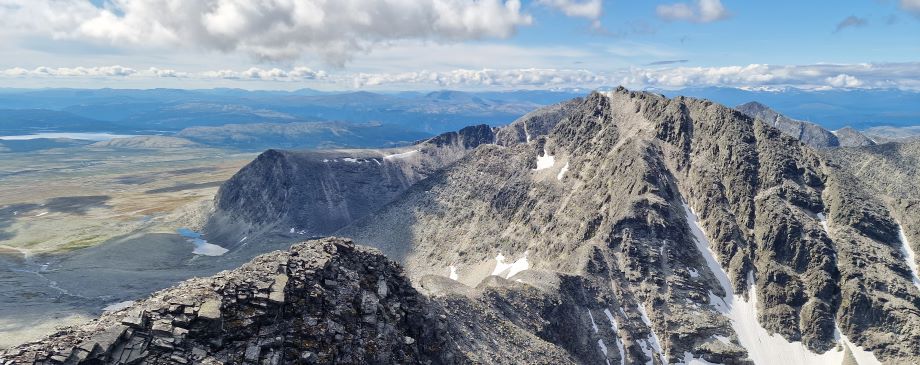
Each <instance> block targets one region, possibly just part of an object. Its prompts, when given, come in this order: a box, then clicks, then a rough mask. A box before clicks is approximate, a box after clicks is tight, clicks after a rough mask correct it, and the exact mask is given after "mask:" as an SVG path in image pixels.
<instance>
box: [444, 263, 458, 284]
mask: <svg viewBox="0 0 920 365" xmlns="http://www.w3.org/2000/svg"><path fill="white" fill-rule="evenodd" d="M447 277H449V278H450V279H451V280H457V279H458V278H460V275H457V268H456V267H454V265H450V274H448V276H447Z"/></svg>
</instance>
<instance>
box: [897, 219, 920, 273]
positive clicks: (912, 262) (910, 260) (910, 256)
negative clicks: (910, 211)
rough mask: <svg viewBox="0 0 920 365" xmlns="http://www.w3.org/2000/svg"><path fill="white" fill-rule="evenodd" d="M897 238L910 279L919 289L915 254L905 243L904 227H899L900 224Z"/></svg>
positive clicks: (919, 270)
mask: <svg viewBox="0 0 920 365" xmlns="http://www.w3.org/2000/svg"><path fill="white" fill-rule="evenodd" d="M898 238H899V239H900V240H901V253H902V254H903V255H904V259H905V260H907V266H909V267H910V273H911V275H910V278H911V280H912V281H913V282H914V285H915V286H916V287H917V289H920V269H918V268H917V253H916V252H914V249H913V248H911V247H910V243H908V242H907V236H906V235H905V234H904V227H901V224H900V223H898Z"/></svg>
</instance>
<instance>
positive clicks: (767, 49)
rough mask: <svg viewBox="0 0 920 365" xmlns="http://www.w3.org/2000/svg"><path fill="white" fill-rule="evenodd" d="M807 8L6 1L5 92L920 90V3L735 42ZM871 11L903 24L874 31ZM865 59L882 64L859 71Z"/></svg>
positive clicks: (422, 0) (352, 0) (542, 2)
mask: <svg viewBox="0 0 920 365" xmlns="http://www.w3.org/2000/svg"><path fill="white" fill-rule="evenodd" d="M799 3H800V2H794V1H791V0H790V1H788V2H785V1H777V2H775V3H773V4H768V5H764V4H755V5H752V4H750V3H747V2H744V3H738V2H725V3H723V1H720V0H687V1H674V0H670V1H654V2H649V3H647V4H646V3H645V2H643V3H642V4H623V3H610V2H604V1H602V0H530V1H527V0H413V1H405V0H337V1H325V0H262V1H255V0H184V1H173V0H92V1H90V0H0V24H2V25H0V79H2V80H4V81H5V82H6V83H8V84H10V85H26V86H52V87H53V86H56V85H59V84H66V85H67V86H73V85H81V83H83V84H85V85H87V86H92V85H100V84H104V85H106V86H117V85H119V83H122V82H126V81H130V82H131V83H132V85H150V86H159V85H161V83H163V82H167V81H165V80H172V81H169V82H175V84H170V85H185V84H188V83H194V84H195V85H208V83H213V84H214V85H219V86H226V85H231V84H233V83H240V82H248V84H239V85H237V86H240V87H247V86H252V87H255V88H271V87H272V86H271V85H277V84H278V83H286V84H285V86H284V87H288V86H289V85H298V86H299V87H319V88H333V89H347V88H376V87H380V88H387V87H389V88H400V87H404V88H426V87H427V88H431V87H454V88H557V87H558V88H568V87H581V88H587V87H598V86H615V85H625V86H629V87H639V88H641V87H660V88H683V87H701V86H727V87H800V88H812V89H823V88H901V89H906V90H920V60H917V59H916V58H915V57H913V58H912V57H911V56H910V55H916V54H920V48H917V46H916V42H914V43H913V45H911V43H910V39H911V37H910V35H909V30H918V31H920V27H918V24H920V0H899V1H897V2H891V3H890V4H889V3H887V2H876V3H875V4H869V5H863V6H862V7H860V8H857V7H852V8H850V9H841V11H842V12H843V13H840V16H838V14H836V13H835V14H827V15H826V16H825V17H824V18H822V19H809V20H810V23H814V24H813V25H810V27H811V28H802V29H792V30H788V31H789V32H795V33H792V34H795V35H796V36H797V38H794V37H789V36H788V35H787V34H782V32H783V31H784V30H783V29H773V30H772V31H775V32H776V33H777V34H776V35H775V37H774V38H771V39H767V40H760V39H755V38H752V39H744V37H743V36H739V34H744V33H745V32H750V31H751V30H752V29H754V28H751V27H758V26H764V25H769V24H772V23H770V22H767V23H763V24H760V23H756V22H757V21H758V19H759V18H763V16H761V15H762V14H760V13H762V12H763V11H765V10H770V8H764V7H774V8H776V9H775V10H776V11H777V12H780V13H783V14H789V13H788V12H787V10H788V9H787V8H792V7H797V6H798V7H802V6H820V4H819V5H814V4H807V5H798V4H799ZM882 3H885V4H882ZM873 6H877V7H882V6H888V9H884V8H883V10H886V11H890V12H892V13H891V14H888V15H887V17H886V18H885V19H884V20H883V21H878V20H872V19H871V16H872V15H871V14H872V12H871V11H873V10H877V9H874V8H872V7H873ZM758 7H760V8H758ZM801 10H802V13H804V14H808V13H809V12H808V9H801ZM844 13H845V14H846V15H842V14H844ZM899 15H900V16H902V17H904V16H906V18H905V20H903V21H897V20H898V19H899V18H898V16H899ZM788 16H793V15H788ZM801 16H809V17H812V18H814V15H801ZM841 19H843V20H841ZM906 19H909V20H906ZM790 24H799V23H798V22H794V20H790ZM886 26H887V27H889V28H885V27H886ZM624 27H625V28H628V29H627V30H625V31H624V30H623V29H624ZM779 27H785V26H783V25H782V24H780V25H779ZM894 27H901V29H897V30H895V29H894ZM857 28H858V29H857ZM633 29H643V31H642V32H635V31H633ZM844 29H847V32H842V30H844ZM905 29H906V30H908V33H906V34H907V35H905V33H904V31H905ZM766 31H771V30H770V29H768V30H766ZM863 33H865V34H863ZM870 33H871V34H870ZM915 34H918V33H915ZM888 35H893V36H890V37H887V38H886V39H885V40H884V41H883V42H879V41H877V40H876V39H874V38H873V37H878V36H888ZM845 37H859V38H845ZM797 39H799V40H797ZM915 40H916V39H915V37H914V41H915ZM783 42H788V44H785V45H784V44H783ZM795 42H799V43H795ZM747 44H750V47H747V48H745V46H746V45H747ZM839 45H847V46H848V47H853V49H851V50H840V48H841V47H839ZM882 46H885V47H889V48H887V50H883V51H882V52H879V51H878V49H879V47H882ZM821 47H825V48H826V50H827V51H826V52H822V50H821ZM905 47H906V49H905ZM911 47H912V48H911ZM870 49H871V50H872V51H873V52H871V53H870V52H868V50H870ZM867 54H871V56H872V57H875V58H873V59H858V57H866V56H865V55H867ZM878 57H881V58H878ZM761 58H762V59H761ZM838 59H842V60H838ZM71 62H72V63H71ZM119 65H123V66H119Z"/></svg>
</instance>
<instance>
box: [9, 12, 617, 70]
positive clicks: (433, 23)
mask: <svg viewBox="0 0 920 365" xmlns="http://www.w3.org/2000/svg"><path fill="white" fill-rule="evenodd" d="M541 1H544V2H545V3H546V4H547V5H549V6H551V7H553V8H556V9H558V10H559V11H561V12H563V13H565V14H566V15H568V16H576V17H586V18H590V19H595V20H596V19H597V18H598V17H599V16H600V14H601V7H602V4H601V0H541ZM105 4H106V5H105V6H104V7H96V6H94V5H92V4H91V3H90V2H89V1H86V0H0V24H3V27H2V28H0V38H7V37H19V38H20V39H26V38H27V37H36V36H39V37H47V38H50V39H57V40H70V41H80V42H91V43H96V44H102V45H108V46H113V47H116V48H126V47H134V48H154V49H157V48H163V49H169V50H174V49H176V47H180V48H183V49H188V50H193V51H212V50H218V51H223V52H243V53H246V54H250V55H252V56H255V57H256V58H258V59H269V60H293V59H299V58H301V57H302V56H304V55H309V56H316V57H318V58H319V59H321V60H323V61H325V62H327V63H329V64H333V65H336V66H342V65H344V63H345V62H347V61H348V60H350V59H351V58H352V57H353V56H354V55H356V54H359V53H362V52H368V51H370V50H372V49H374V48H375V47H381V46H386V45H388V44H390V43H391V42H394V41H402V40H425V41H433V42H438V43H453V42H462V41H468V40H479V39H503V38H508V37H510V36H511V35H513V34H514V33H515V32H516V31H517V29H518V28H519V27H521V26H527V25H530V24H532V23H533V18H532V16H531V15H530V14H528V13H527V12H526V11H524V10H523V9H522V4H521V0H334V1H333V0H260V1H256V0H182V1H176V0H107V1H106V3H105Z"/></svg>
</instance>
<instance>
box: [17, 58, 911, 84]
mask: <svg viewBox="0 0 920 365" xmlns="http://www.w3.org/2000/svg"><path fill="white" fill-rule="evenodd" d="M0 77H2V78H50V77H65V78H100V77H102V78H109V79H135V80H137V79H143V78H160V77H162V78H175V79H189V80H225V81H230V82H247V81H263V82H294V83H300V84H303V85H304V86H309V85H311V83H322V84H323V85H326V86H331V87H335V88H340V89H352V88H389V89H425V88H428V89H430V88H456V89H515V88H568V87H573V88H575V87H577V88H596V87H603V86H616V85H624V86H627V87H631V88H647V87H654V88H664V89H680V88H687V87H708V86H718V87H737V88H768V89H773V88H782V87H796V88H802V89H828V88H845V89H855V88H899V89H903V90H915V91H920V62H906V63H881V64H815V65H764V64H751V65H739V66H725V67H639V68H622V69H615V70H609V71H606V72H599V71H592V70H586V69H556V68H509V69H490V68H483V69H454V70H447V71H417V72H378V73H361V72H358V73H354V72H344V71H339V72H334V73H327V72H325V71H318V70H313V69H310V68H307V67H294V68H290V69H281V68H258V67H254V68H249V69H245V70H229V69H227V70H213V71H202V72H183V71H177V70H171V69H159V68H149V69H144V70H136V69H134V68H129V67H122V66H102V67H75V68H49V67H37V68H34V69H25V68H19V67H15V68H9V69H5V70H0Z"/></svg>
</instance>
